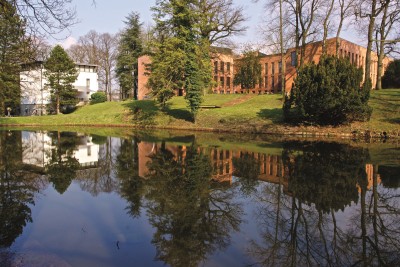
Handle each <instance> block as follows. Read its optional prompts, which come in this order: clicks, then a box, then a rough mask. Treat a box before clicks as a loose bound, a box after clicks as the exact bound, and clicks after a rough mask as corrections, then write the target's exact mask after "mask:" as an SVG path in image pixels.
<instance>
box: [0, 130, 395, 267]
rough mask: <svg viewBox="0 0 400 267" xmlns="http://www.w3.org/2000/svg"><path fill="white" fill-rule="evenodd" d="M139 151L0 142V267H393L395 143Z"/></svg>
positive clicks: (130, 144)
mask: <svg viewBox="0 0 400 267" xmlns="http://www.w3.org/2000/svg"><path fill="white" fill-rule="evenodd" d="M149 140H150V138H149V137H139V136H135V137H131V138H129V139H120V138H112V137H102V136H96V135H92V136H88V135H84V134H78V133H65V132H20V131H0V167H1V168H0V174H1V176H0V179H1V182H0V200H1V204H0V265H1V266H49V265H53V266H130V265H132V264H134V265H135V266H136V265H137V266H163V265H165V264H167V265H170V266H197V265H203V266H246V265H255V266H283V265H287V266H303V265H309V266H321V265H322V266H326V265H331V266H351V265H355V266H358V265H370V266H374V265H390V266H395V265H399V264H400V256H399V255H398V251H399V250H400V236H399V235H400V234H399V233H400V232H399V231H400V224H399V223H398V221H399V219H400V218H399V216H400V215H399V214H400V213H399V211H400V210H399V208H400V206H399V200H400V198H399V196H400V190H399V185H400V152H399V149H398V147H396V145H390V144H386V145H382V144H379V145H378V146H373V147H371V146H368V145H359V144H353V145H349V144H339V143H335V142H328V143H324V142H317V141H315V142H311V141H305V142H299V141H291V142H279V143H277V142H269V141H260V140H258V141H257V142H256V141H254V142H248V143H245V144H243V143H242V142H241V145H240V148H239V146H238V145H236V143H235V142H220V141H219V140H218V139H215V140H218V141H215V144H210V142H202V141H201V140H202V139H201V138H200V139H199V138H197V139H196V138H195V137H194V136H185V137H182V138H179V137H173V138H170V139H168V140H166V139H164V140H163V139H157V138H155V137H151V141H149ZM217 143H218V145H217ZM237 143H239V142H237ZM377 147H379V149H378V148H377Z"/></svg>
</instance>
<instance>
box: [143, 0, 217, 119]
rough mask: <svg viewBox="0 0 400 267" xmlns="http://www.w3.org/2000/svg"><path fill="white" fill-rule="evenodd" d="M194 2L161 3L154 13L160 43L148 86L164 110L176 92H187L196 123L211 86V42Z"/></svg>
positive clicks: (157, 3) (158, 42)
mask: <svg viewBox="0 0 400 267" xmlns="http://www.w3.org/2000/svg"><path fill="white" fill-rule="evenodd" d="M195 7H196V1H194V0H158V1H157V2H156V6H155V7H154V8H153V11H155V21H156V32H157V41H156V42H155V44H154V47H155V52H154V53H153V55H152V56H153V57H152V59H153V60H152V65H151V75H150V78H149V86H150V88H151V89H152V92H153V95H154V96H155V97H156V99H157V100H158V101H159V102H160V103H161V104H162V105H163V106H164V105H165V103H166V101H168V99H170V98H171V97H172V96H173V95H174V92H177V91H178V92H179V94H181V92H182V91H183V90H185V91H186V100H187V101H188V105H189V108H190V110H191V113H192V117H193V120H195V118H196V115H197V111H198V109H199V107H200V104H201V102H202V94H203V90H204V89H205V88H208V87H209V84H210V82H211V63H210V58H209V47H210V45H209V40H208V39H206V38H205V37H203V36H202V35H201V33H200V25H199V15H200V14H199V12H197V9H196V8H195Z"/></svg>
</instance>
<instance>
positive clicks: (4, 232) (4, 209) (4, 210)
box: [0, 131, 39, 266]
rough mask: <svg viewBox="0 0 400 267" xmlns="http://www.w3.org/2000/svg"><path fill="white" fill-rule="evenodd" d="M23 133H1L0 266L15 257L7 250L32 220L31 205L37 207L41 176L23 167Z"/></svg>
mask: <svg viewBox="0 0 400 267" xmlns="http://www.w3.org/2000/svg"><path fill="white" fill-rule="evenodd" d="M21 155H22V145H21V132H14V131H0V265H1V266H6V264H7V263H8V262H10V258H12V257H13V254H12V253H9V252H6V251H3V249H5V248H8V247H10V246H11V245H12V244H13V243H14V241H15V239H16V238H17V237H18V236H19V235H21V234H22V232H23V228H24V227H25V225H26V224H27V223H28V222H31V221H32V217H31V208H30V207H29V206H30V205H33V204H34V193H35V192H37V191H38V188H37V186H36V184H35V178H37V176H39V175H36V174H34V173H29V172H26V171H24V169H23V167H22V162H21V158H22V156H21Z"/></svg>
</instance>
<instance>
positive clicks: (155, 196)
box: [146, 143, 242, 266]
mask: <svg viewBox="0 0 400 267" xmlns="http://www.w3.org/2000/svg"><path fill="white" fill-rule="evenodd" d="M148 167H149V172H150V175H149V177H148V178H149V179H148V181H147V182H146V185H147V186H148V189H147V194H146V198H147V200H148V204H147V212H148V217H149V221H150V223H151V225H153V227H155V229H156V232H155V234H154V236H153V240H152V243H153V244H154V245H155V246H156V249H157V256H156V259H157V260H162V261H164V263H165V264H168V265H171V266H197V265H198V264H199V263H200V262H201V261H203V260H205V259H206V257H207V255H209V254H211V253H215V251H216V250H220V249H223V248H225V247H226V246H227V245H228V244H229V243H230V232H231V231H232V230H235V231H236V230H238V227H239V224H240V222H241V215H242V210H241V207H240V206H239V204H237V203H235V201H234V192H233V191H231V190H224V188H223V187H222V186H221V185H219V184H217V183H213V182H212V181H211V174H212V165H211V161H210V158H209V156H207V155H205V154H203V153H202V152H200V150H199V149H198V147H197V146H196V145H195V144H194V143H193V144H192V145H191V146H190V147H188V148H187V149H186V157H185V159H184V160H182V158H179V157H178V158H177V157H175V156H174V155H173V153H172V152H171V151H170V150H168V149H167V148H166V147H165V143H163V144H162V145H161V148H160V149H159V150H158V151H157V152H156V153H155V154H154V155H153V156H151V162H150V163H149V165H148Z"/></svg>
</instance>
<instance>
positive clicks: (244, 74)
mask: <svg viewBox="0 0 400 267" xmlns="http://www.w3.org/2000/svg"><path fill="white" fill-rule="evenodd" d="M237 65H238V71H237V74H236V75H235V78H234V80H233V83H234V85H240V86H241V88H242V89H247V90H249V89H253V88H255V87H256V85H257V84H260V81H261V64H260V56H259V53H258V52H257V51H251V50H248V51H245V52H244V53H243V58H242V59H240V60H239V61H238V64H237Z"/></svg>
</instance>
